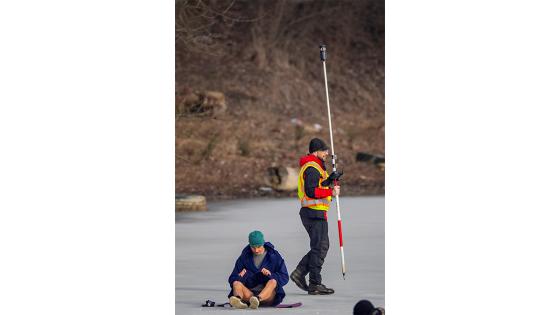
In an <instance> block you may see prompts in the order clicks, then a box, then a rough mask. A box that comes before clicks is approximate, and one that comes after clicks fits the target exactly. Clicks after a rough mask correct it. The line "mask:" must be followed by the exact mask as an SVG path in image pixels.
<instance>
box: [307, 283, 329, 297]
mask: <svg viewBox="0 0 560 315" xmlns="http://www.w3.org/2000/svg"><path fill="white" fill-rule="evenodd" d="M307 293H308V294H311V295H326V294H333V293H334V290H333V289H331V288H327V287H326V286H325V285H324V284H310V285H309V290H308V291H307Z"/></svg>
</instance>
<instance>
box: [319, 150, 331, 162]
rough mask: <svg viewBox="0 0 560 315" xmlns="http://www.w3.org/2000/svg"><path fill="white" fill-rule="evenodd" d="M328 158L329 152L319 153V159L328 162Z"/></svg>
mask: <svg viewBox="0 0 560 315" xmlns="http://www.w3.org/2000/svg"><path fill="white" fill-rule="evenodd" d="M327 156H329V150H325V151H317V157H318V158H320V159H321V160H322V161H323V162H326V161H327Z"/></svg>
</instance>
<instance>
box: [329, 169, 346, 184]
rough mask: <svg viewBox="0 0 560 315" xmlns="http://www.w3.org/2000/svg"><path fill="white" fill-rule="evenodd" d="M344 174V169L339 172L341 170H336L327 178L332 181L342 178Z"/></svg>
mask: <svg viewBox="0 0 560 315" xmlns="http://www.w3.org/2000/svg"><path fill="white" fill-rule="evenodd" d="M343 174H344V172H343V171H340V172H339V171H335V172H332V173H331V174H330V175H329V177H328V178H327V179H328V180H329V181H330V182H332V181H335V180H338V179H339V178H340V176H342V175H343Z"/></svg>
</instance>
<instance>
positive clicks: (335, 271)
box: [175, 197, 385, 315]
mask: <svg viewBox="0 0 560 315" xmlns="http://www.w3.org/2000/svg"><path fill="white" fill-rule="evenodd" d="M384 200H385V199H384V197H341V200H340V206H341V216H342V228H343V236H344V254H345V261H346V280H343V279H342V272H341V261H340V250H339V243H338V227H337V214H336V206H335V204H334V202H333V205H332V206H333V207H332V208H331V210H330V211H329V238H330V249H329V253H328V255H327V258H326V259H325V264H324V265H323V271H322V273H321V274H322V276H323V283H325V284H326V285H327V286H329V287H332V288H333V289H335V291H336V292H335V294H333V295H325V296H311V295H308V294H307V293H306V292H304V291H302V290H300V289H299V288H298V287H296V285H295V284H294V283H292V282H291V281H290V282H289V283H288V284H287V285H286V286H285V287H284V290H285V291H286V294H287V295H286V298H285V299H284V303H295V302H302V303H303V306H302V307H299V308H294V309H274V308H259V309H258V310H256V311H255V310H236V309H231V308H222V307H213V308H203V307H201V306H200V305H201V304H202V303H204V301H206V300H208V299H210V300H213V301H215V302H217V303H224V302H227V294H228V292H229V289H230V288H229V285H228V283H227V279H228V277H229V275H230V273H231V271H232V269H233V265H234V263H235V260H236V259H237V257H238V256H239V254H240V252H241V249H243V247H244V246H246V245H247V235H248V234H249V232H251V231H253V230H260V231H262V232H263V233H264V236H265V240H266V241H270V242H271V243H272V244H274V246H275V247H276V249H277V250H278V251H279V252H280V253H281V254H282V256H283V257H284V259H285V261H286V266H287V267H288V272H291V271H292V270H293V269H294V268H295V266H296V265H297V263H298V262H299V260H300V259H301V257H302V256H303V255H305V253H306V252H307V251H308V250H309V237H308V236H307V233H306V232H305V229H304V228H303V226H302V224H301V221H300V218H299V214H298V213H299V208H300V207H299V202H298V200H297V199H295V198H288V199H257V200H255V199H253V200H235V201H220V202H211V203H209V204H208V208H209V210H208V211H207V212H191V213H178V214H176V220H175V314H177V315H183V314H195V313H205V314H206V313H208V314H210V313H212V314H214V313H222V312H236V314H238V313H239V314H240V313H254V312H258V313H263V314H264V313H267V314H268V313H270V314H272V313H274V314H280V313H282V314H288V313H289V314H352V308H353V307H354V304H356V302H357V301H359V300H361V299H368V300H370V301H371V302H372V303H373V304H374V305H375V306H385V224H384V221H385V215H384V209H385V207H384Z"/></svg>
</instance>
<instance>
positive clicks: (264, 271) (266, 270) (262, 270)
mask: <svg viewBox="0 0 560 315" xmlns="http://www.w3.org/2000/svg"><path fill="white" fill-rule="evenodd" d="M261 272H262V273H263V275H265V276H270V271H268V269H266V268H263V269H261Z"/></svg>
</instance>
